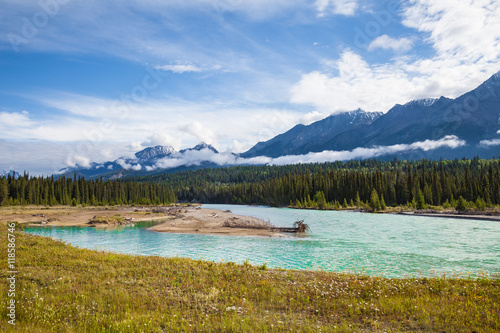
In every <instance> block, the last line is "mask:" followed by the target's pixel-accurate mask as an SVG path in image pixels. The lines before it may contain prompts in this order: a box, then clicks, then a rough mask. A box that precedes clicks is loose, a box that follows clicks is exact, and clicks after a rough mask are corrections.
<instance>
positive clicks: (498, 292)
mask: <svg viewBox="0 0 500 333" xmlns="http://www.w3.org/2000/svg"><path fill="white" fill-rule="evenodd" d="M0 231H1V234H2V242H0V253H2V254H3V256H4V258H5V259H2V261H1V264H0V265H1V266H0V268H1V271H0V275H1V279H2V283H0V300H1V303H2V304H3V306H2V307H1V308H0V315H1V318H2V324H1V325H0V327H2V329H1V331H2V332H33V333H36V332H360V331H366V332H372V331H375V332H378V331H380V332H429V331H435V332H473V331H475V332H498V331H499V330H500V316H499V314H500V281H499V280H493V279H487V278H479V279H457V278H432V279H429V278H410V279H385V278H378V277H366V276H359V275H351V274H343V273H342V274H340V273H329V272H310V271H289V270H271V269H267V268H266V267H265V266H260V267H257V266H252V265H249V264H243V265H236V264H233V263H213V262H205V261H195V260H190V259H180V258H161V257H155V256H150V257H141V256H130V255H121V254H113V253H108V252H98V251H91V250H86V249H79V248H75V247H72V246H69V245H67V244H65V243H63V242H60V241H55V240H52V239H49V238H45V237H39V236H31V235H26V234H23V233H22V232H19V231H16V233H15V234H16V260H17V262H16V265H17V270H18V273H17V284H16V300H17V305H16V325H15V326H12V325H10V324H8V323H7V320H8V318H7V308H6V306H5V305H6V304H8V302H9V300H10V299H9V298H8V283H7V273H6V272H7V233H8V231H7V227H6V225H5V224H0Z"/></svg>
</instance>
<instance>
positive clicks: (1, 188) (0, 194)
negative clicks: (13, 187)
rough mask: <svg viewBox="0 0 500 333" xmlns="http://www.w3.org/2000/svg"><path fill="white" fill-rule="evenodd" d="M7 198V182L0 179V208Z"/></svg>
mask: <svg viewBox="0 0 500 333" xmlns="http://www.w3.org/2000/svg"><path fill="white" fill-rule="evenodd" d="M8 198H9V190H8V188H7V180H6V179H4V178H0V206H1V205H3V204H4V203H5V202H7V200H8Z"/></svg>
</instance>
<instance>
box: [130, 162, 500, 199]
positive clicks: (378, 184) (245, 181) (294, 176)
mask: <svg viewBox="0 0 500 333" xmlns="http://www.w3.org/2000/svg"><path fill="white" fill-rule="evenodd" d="M136 180H141V179H136ZM146 180H147V181H155V182H160V183H163V184H167V185H168V186H170V187H171V188H172V189H174V190H175V192H176V195H177V197H178V198H179V200H181V201H188V202H191V201H197V202H202V203H224V204H263V205H270V206H290V205H291V206H296V207H311V206H315V205H317V204H318V200H319V201H321V202H325V204H330V205H337V206H339V207H340V206H343V205H345V204H347V205H351V203H353V204H354V205H356V203H358V204H360V203H364V204H370V202H371V201H373V200H372V197H374V191H375V193H376V195H377V197H378V198H379V199H378V200H379V202H380V205H381V203H382V201H383V204H384V205H387V206H398V205H412V206H414V207H416V208H420V207H423V206H428V205H433V206H447V205H449V206H452V205H453V206H455V205H456V204H457V202H458V199H459V198H460V197H462V198H464V200H465V201H466V202H484V205H487V206H488V205H490V206H491V205H499V204H500V160H498V159H490V160H484V159H483V160H481V159H479V158H474V159H462V160H459V159H455V160H444V161H443V160H441V161H427V160H425V159H423V160H420V161H398V160H393V161H387V162H381V161H377V160H365V161H349V162H335V163H321V164H302V165H301V164H299V165H287V166H240V167H232V168H214V169H203V170H196V171H188V172H181V173H176V174H163V175H156V176H151V177H145V178H142V181H146ZM380 205H379V206H380Z"/></svg>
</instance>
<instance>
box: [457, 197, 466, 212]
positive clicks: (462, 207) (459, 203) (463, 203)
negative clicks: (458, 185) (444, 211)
mask: <svg viewBox="0 0 500 333" xmlns="http://www.w3.org/2000/svg"><path fill="white" fill-rule="evenodd" d="M455 209H456V210H457V211H459V212H464V211H466V210H467V201H465V199H464V197H462V196H460V198H458V201H457V205H456V206H455Z"/></svg>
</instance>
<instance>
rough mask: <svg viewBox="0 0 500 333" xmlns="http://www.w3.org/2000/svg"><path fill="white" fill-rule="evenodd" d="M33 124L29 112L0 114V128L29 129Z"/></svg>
mask: <svg viewBox="0 0 500 333" xmlns="http://www.w3.org/2000/svg"><path fill="white" fill-rule="evenodd" d="M32 124H33V122H32V121H31V119H30V118H29V114H28V112H27V111H22V112H12V113H9V112H0V128H2V129H3V128H5V129H7V128H8V127H12V126H14V127H28V126H31V125H32Z"/></svg>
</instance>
